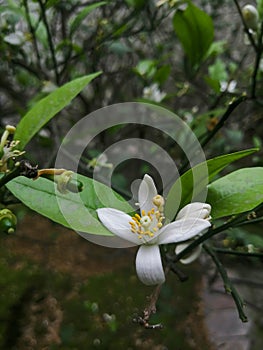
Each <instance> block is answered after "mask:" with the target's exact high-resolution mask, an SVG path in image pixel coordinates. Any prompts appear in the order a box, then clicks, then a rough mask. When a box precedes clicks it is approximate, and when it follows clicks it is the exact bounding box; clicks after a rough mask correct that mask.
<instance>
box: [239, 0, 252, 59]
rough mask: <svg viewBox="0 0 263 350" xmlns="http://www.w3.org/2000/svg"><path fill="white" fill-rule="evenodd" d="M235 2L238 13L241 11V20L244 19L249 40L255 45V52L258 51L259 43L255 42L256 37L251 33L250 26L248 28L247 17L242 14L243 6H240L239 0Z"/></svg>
mask: <svg viewBox="0 0 263 350" xmlns="http://www.w3.org/2000/svg"><path fill="white" fill-rule="evenodd" d="M234 3H235V5H236V8H237V11H238V13H239V15H240V18H241V21H242V23H243V26H244V30H245V33H246V34H247V36H248V39H249V41H250V42H251V45H252V46H253V48H254V50H255V52H258V47H257V44H256V43H255V40H254V38H253V35H252V34H251V32H250V30H249V28H248V26H247V24H246V22H245V19H244V17H243V14H242V10H241V7H240V5H239V3H238V1H237V0H234Z"/></svg>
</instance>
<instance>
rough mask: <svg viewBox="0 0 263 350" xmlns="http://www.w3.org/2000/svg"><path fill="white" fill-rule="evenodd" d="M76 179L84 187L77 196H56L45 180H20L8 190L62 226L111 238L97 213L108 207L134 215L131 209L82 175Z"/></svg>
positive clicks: (121, 199) (51, 184)
mask: <svg viewBox="0 0 263 350" xmlns="http://www.w3.org/2000/svg"><path fill="white" fill-rule="evenodd" d="M77 178H78V180H79V181H81V182H82V183H83V191H82V192H80V193H79V194H76V193H70V192H69V193H67V194H61V193H58V192H57V191H56V189H55V185H54V183H53V182H52V181H50V180H47V179H44V178H39V179H37V180H31V179H28V178H26V177H23V176H20V177H17V178H16V179H14V180H12V181H10V182H9V183H8V184H7V187H8V189H9V190H10V191H11V192H12V193H13V195H14V196H15V197H17V198H18V199H19V200H21V201H22V202H23V203H24V204H25V205H26V206H28V207H29V208H31V209H32V210H35V211H36V212H38V213H40V214H41V215H44V216H46V217H48V218H49V219H51V220H53V221H55V222H57V223H59V224H61V225H63V226H66V227H69V228H71V229H73V230H76V231H80V232H86V233H91V234H97V235H108V236H111V235H112V233H111V232H110V231H108V230H107V229H106V228H105V227H104V226H103V225H102V224H101V223H100V221H99V220H98V219H97V214H96V209H97V208H101V207H110V208H115V209H119V210H122V211H125V212H133V211H134V210H133V208H132V207H130V205H129V204H128V203H127V202H125V201H124V199H123V198H122V197H121V196H120V195H118V194H117V193H115V192H114V191H112V190H111V189H110V188H109V187H107V186H105V185H103V184H101V183H99V182H96V181H94V180H93V179H90V178H87V177H85V176H82V175H77ZM61 208H63V209H61Z"/></svg>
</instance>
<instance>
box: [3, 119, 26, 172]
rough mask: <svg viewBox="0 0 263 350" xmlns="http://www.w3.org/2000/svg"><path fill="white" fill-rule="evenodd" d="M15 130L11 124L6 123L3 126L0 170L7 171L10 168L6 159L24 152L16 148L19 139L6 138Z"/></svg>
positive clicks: (13, 157)
mask: <svg viewBox="0 0 263 350" xmlns="http://www.w3.org/2000/svg"><path fill="white" fill-rule="evenodd" d="M15 131H16V128H15V127H14V126H11V125H7V126H6V127H5V131H4V133H3V135H2V137H1V142H0V172H8V171H10V169H9V168H8V160H9V159H13V160H14V159H15V158H17V157H19V156H21V155H22V154H24V153H25V152H24V151H23V152H21V151H19V150H18V149H16V147H17V145H18V144H19V141H13V140H12V141H10V140H8V137H9V135H13V134H14V133H15Z"/></svg>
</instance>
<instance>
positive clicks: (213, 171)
mask: <svg viewBox="0 0 263 350" xmlns="http://www.w3.org/2000/svg"><path fill="white" fill-rule="evenodd" d="M256 151H258V149H256V148H252V149H248V150H244V151H240V152H235V153H230V154H225V155H223V156H219V157H215V158H212V159H209V160H208V161H207V162H204V163H200V164H198V165H196V166H195V167H193V168H191V169H189V170H188V171H187V172H186V173H184V174H183V175H182V176H181V177H180V178H179V179H177V180H176V181H175V183H174V184H173V186H172V187H171V189H170V191H169V193H168V196H167V200H166V205H165V217H166V218H168V219H170V220H172V219H173V218H174V217H175V215H176V209H177V206H176V205H175V203H176V202H177V198H178V197H177V196H178V193H181V202H180V205H179V209H180V208H182V207H183V206H185V205H186V204H188V203H190V202H191V201H192V202H194V201H197V200H198V195H200V193H202V191H204V190H205V188H206V186H207V184H208V182H210V181H211V180H212V179H213V178H214V177H215V176H216V175H217V174H218V173H219V172H220V171H222V170H223V169H224V168H225V167H226V166H228V165H229V164H231V163H232V162H234V161H236V160H238V159H241V158H243V157H246V156H249V155H251V154H253V153H254V152H256ZM206 174H207V175H208V178H207V177H206ZM209 189H210V187H209ZM193 195H194V197H193ZM213 205H214V203H213Z"/></svg>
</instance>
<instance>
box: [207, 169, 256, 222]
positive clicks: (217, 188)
mask: <svg viewBox="0 0 263 350" xmlns="http://www.w3.org/2000/svg"><path fill="white" fill-rule="evenodd" d="M207 202H208V203H210V204H211V206H212V212H211V215H212V217H213V219H218V218H221V217H224V216H229V215H235V214H239V213H243V212H246V211H249V210H252V209H254V208H255V207H256V206H257V205H259V204H261V203H262V202H263V168H259V167H258V168H244V169H240V170H237V171H234V172H233V173H231V174H228V175H226V176H224V177H222V178H220V179H218V180H216V181H214V182H213V183H211V184H210V185H209V186H208V197H207Z"/></svg>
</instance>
